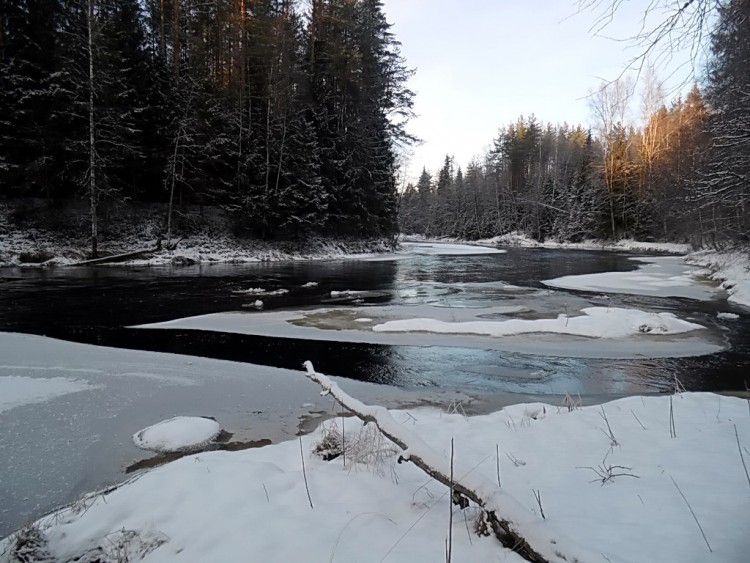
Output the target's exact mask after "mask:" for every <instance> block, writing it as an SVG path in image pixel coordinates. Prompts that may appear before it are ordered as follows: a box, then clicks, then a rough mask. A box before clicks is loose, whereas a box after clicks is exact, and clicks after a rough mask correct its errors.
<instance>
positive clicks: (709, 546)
mask: <svg viewBox="0 0 750 563" xmlns="http://www.w3.org/2000/svg"><path fill="white" fill-rule="evenodd" d="M669 478H670V479H672V483H674V486H675V487H676V488H677V492H679V493H680V496H681V497H682V500H684V501H685V504H687V507H688V508H689V509H690V514H692V515H693V520H695V523H696V524H698V529H699V530H700V531H701V535H702V536H703V541H705V542H706V545H707V546H708V551H710V552H711V553H713V551H714V550H713V549H711V544H709V543H708V539H707V538H706V534H705V532H704V531H703V526H701V523H700V522H698V517H697V516H696V515H695V512H694V511H693V507H692V506H690V503H689V502H688V499H687V498H685V495H684V494H683V492H682V489H680V487H679V485H677V482H676V481H675V480H674V477H672V476H671V475H670V476H669Z"/></svg>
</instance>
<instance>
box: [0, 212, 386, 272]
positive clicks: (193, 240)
mask: <svg viewBox="0 0 750 563" xmlns="http://www.w3.org/2000/svg"><path fill="white" fill-rule="evenodd" d="M32 202H34V200H32ZM29 206H30V207H29V209H28V210H24V211H23V214H24V215H23V216H24V217H25V218H18V216H19V215H20V214H21V211H19V209H18V208H16V207H12V206H10V205H9V204H7V203H2V202H0V267H6V266H21V267H39V266H63V265H70V264H75V263H77V262H81V261H83V260H86V259H87V258H88V252H89V250H90V239H89V238H88V236H89V234H88V231H87V229H86V228H85V225H80V224H79V223H80V220H79V219H78V220H74V219H73V218H72V217H73V216H74V214H73V211H74V210H71V209H68V210H65V209H63V210H54V209H49V208H48V207H46V206H45V205H43V204H42V203H40V202H38V201H37V202H34V203H33V204H29ZM118 214H119V215H118ZM47 215H49V217H47ZM38 216H42V217H46V219H44V220H42V219H41V218H40V217H38ZM180 217H181V223H182V228H180V229H178V230H176V231H175V233H174V234H173V236H172V240H171V242H172V243H176V246H175V248H174V249H173V250H166V246H167V241H166V240H163V241H162V246H163V248H165V249H164V250H161V251H156V250H155V249H156V246H157V239H158V237H159V232H160V231H161V226H162V223H163V213H162V210H161V209H160V208H159V207H158V206H150V207H148V206H142V207H139V208H135V207H133V208H128V207H125V208H123V209H119V210H117V213H111V214H110V217H109V219H108V220H107V221H104V219H103V220H102V224H103V225H104V226H107V230H106V232H104V233H102V234H101V235H100V239H99V254H100V255H101V256H114V255H119V254H125V253H131V252H136V251H144V250H145V251H149V252H147V253H145V254H144V255H142V256H138V257H137V258H131V259H130V260H128V261H127V264H130V265H138V266H144V265H145V266H161V265H169V264H176V265H185V264H192V263H246V262H268V261H282V260H321V259H339V258H359V257H363V256H370V255H372V254H380V253H385V252H392V251H393V247H392V244H391V241H389V240H386V239H356V238H350V239H334V238H326V237H315V238H310V239H308V240H304V241H300V242H289V241H263V240H260V239H257V238H252V237H249V236H239V235H238V234H237V229H236V227H235V226H234V224H233V223H232V221H231V218H230V217H228V216H227V214H226V213H225V212H223V211H222V210H220V209H216V208H209V207H206V208H201V209H198V208H195V209H191V210H190V212H189V213H182V214H180ZM43 225H58V228H55V229H52V228H45V227H44V226H43ZM60 225H63V226H62V227H60ZM104 226H103V227H102V228H103V229H104ZM121 263H122V262H121Z"/></svg>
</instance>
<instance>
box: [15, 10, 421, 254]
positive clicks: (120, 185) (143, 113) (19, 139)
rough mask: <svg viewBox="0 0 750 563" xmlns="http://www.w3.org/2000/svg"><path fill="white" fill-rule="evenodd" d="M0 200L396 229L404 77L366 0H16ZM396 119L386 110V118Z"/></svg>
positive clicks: (345, 229)
mask: <svg viewBox="0 0 750 563" xmlns="http://www.w3.org/2000/svg"><path fill="white" fill-rule="evenodd" d="M0 10H2V11H1V12H0V107H1V108H2V111H1V112H0V193H2V194H3V195H5V196H9V197H15V196H33V197H44V198H47V199H48V200H50V202H55V203H59V202H64V201H66V200H69V199H71V198H76V197H82V196H85V197H86V199H87V201H88V202H89V203H90V207H91V214H90V215H91V237H92V246H93V248H92V250H93V253H96V242H97V226H96V217H97V209H98V205H99V202H100V201H104V200H107V199H133V200H138V201H153V202H163V203H168V204H169V213H168V217H167V218H166V220H165V230H166V233H165V234H166V235H167V236H169V231H170V230H171V228H172V209H173V207H174V206H176V205H178V204H180V203H193V204H220V205H223V206H225V207H226V208H227V209H229V210H231V211H232V212H234V214H235V217H236V218H237V220H238V222H239V223H241V224H242V225H244V226H245V227H247V228H248V229H249V230H251V231H252V232H253V233H254V234H255V235H257V236H262V237H264V238H271V237H290V236H291V237H296V236H300V235H304V234H307V233H311V232H314V233H336V234H360V235H376V236H387V235H391V234H393V233H395V232H396V231H397V224H396V213H397V204H398V198H397V192H396V187H395V179H394V178H395V177H394V168H395V165H394V161H395V152H394V151H395V148H396V144H397V143H399V142H402V141H408V136H407V135H406V134H405V133H404V131H403V129H402V128H401V125H399V124H402V123H403V121H404V118H406V117H408V116H409V114H410V111H411V104H412V93H411V92H410V91H409V90H408V89H406V87H405V85H404V84H405V81H406V79H407V78H408V77H409V73H410V71H408V70H407V68H406V67H405V65H404V61H403V59H402V58H401V56H400V53H399V43H398V42H397V41H396V40H395V38H394V37H393V35H392V34H391V32H390V31H389V28H390V26H389V24H388V23H387V22H386V20H385V17H384V15H383V11H382V4H381V1H380V0H313V1H312V3H311V4H310V3H309V2H297V1H295V0H202V1H200V2H195V1H192V0H20V1H15V2H3V3H2V7H1V8H0ZM394 116H396V117H397V118H396V119H393V118H394Z"/></svg>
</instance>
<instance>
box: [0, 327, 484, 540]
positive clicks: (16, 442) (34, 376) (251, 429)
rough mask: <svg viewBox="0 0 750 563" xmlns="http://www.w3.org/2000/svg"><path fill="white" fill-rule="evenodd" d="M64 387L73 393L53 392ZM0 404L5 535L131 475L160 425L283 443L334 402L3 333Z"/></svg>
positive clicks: (151, 359) (410, 399)
mask: <svg viewBox="0 0 750 563" xmlns="http://www.w3.org/2000/svg"><path fill="white" fill-rule="evenodd" d="M334 379H336V380H337V381H339V382H340V384H341V386H342V387H343V388H344V389H346V390H347V391H348V392H350V393H352V394H355V395H356V396H358V397H362V398H364V399H365V400H368V401H372V402H377V403H380V404H385V405H387V406H398V405H402V404H404V403H412V404H415V403H417V402H419V401H431V402H434V403H441V404H449V403H450V402H451V401H454V400H459V401H469V400H470V397H469V396H468V395H467V394H466V393H464V392H456V391H454V390H440V389H425V388H421V389H419V390H409V389H403V388H397V387H391V386H387V385H375V384H372V383H366V382H361V381H355V380H344V381H341V380H340V379H339V378H334ZM74 382H75V383H74ZM19 388H23V389H26V390H28V389H34V393H33V395H34V398H35V399H36V398H39V399H40V400H41V396H44V397H45V402H44V403H39V402H36V403H32V402H31V398H30V397H29V395H30V394H31V393H29V392H25V393H24V394H23V401H22V400H21V399H22V397H21V396H20V395H19V393H18V392H17V391H16V390H17V389H19ZM62 390H65V391H66V392H68V393H67V394H65V395H61V394H57V395H55V396H52V391H55V392H57V391H61V392H62ZM11 399H12V403H11V402H10V400H11ZM0 403H2V408H0V411H3V412H0V537H3V536H5V535H7V534H10V533H11V532H12V531H13V530H14V529H15V528H17V527H20V526H21V525H22V524H24V523H25V522H29V521H31V520H33V519H35V518H38V517H40V516H41V515H43V514H45V513H46V512H48V511H49V510H50V509H52V508H54V507H57V506H60V505H62V504H65V503H67V502H70V501H72V500H75V499H77V498H78V497H79V496H80V495H81V494H82V493H83V492H86V491H92V490H95V489H97V488H101V487H103V486H105V485H109V484H112V483H116V482H119V481H121V480H123V479H124V478H125V475H124V469H125V468H126V467H127V466H128V465H130V464H132V463H133V462H134V461H138V460H142V459H145V458H148V457H152V455H153V454H149V453H148V452H144V451H142V450H139V449H138V448H136V447H135V445H134V444H133V441H132V436H133V433H135V432H136V431H137V430H138V429H141V428H143V427H145V426H147V425H149V424H152V423H154V422H157V421H160V420H165V419H168V418H172V417H174V416H176V415H191V416H212V417H215V418H216V420H217V421H218V422H219V423H220V424H221V426H222V427H223V428H224V429H226V430H227V431H228V432H230V433H232V434H233V435H234V436H233V438H232V439H233V440H234V441H239V442H248V441H253V440H260V439H270V440H272V441H273V442H279V441H282V440H287V439H289V437H290V436H294V435H295V434H296V433H297V432H298V431H299V430H300V428H303V429H307V430H309V429H310V428H311V426H314V424H315V420H316V419H318V418H319V417H320V416H322V415H321V413H325V412H328V411H329V410H330V408H331V400H330V398H327V397H321V396H320V395H319V393H318V389H317V388H316V387H315V386H314V385H311V384H310V383H309V382H307V381H305V379H304V378H302V377H301V376H300V374H299V372H295V371H291V370H286V369H279V368H272V367H267V366H259V365H252V364H247V363H242V362H230V361H224V360H214V359H209V358H201V357H191V356H184V355H179V354H165V353H157V352H147V351H141V350H123V349H117V348H107V347H101V346H93V345H88V344H80V343H75V342H67V341H63V340H56V339H52V338H45V337H43V336H34V335H27V334H13V333H3V332H0ZM472 405H474V406H475V407H476V405H477V402H476V401H472ZM485 408H489V407H485ZM7 409H10V410H7ZM0 551H2V548H0Z"/></svg>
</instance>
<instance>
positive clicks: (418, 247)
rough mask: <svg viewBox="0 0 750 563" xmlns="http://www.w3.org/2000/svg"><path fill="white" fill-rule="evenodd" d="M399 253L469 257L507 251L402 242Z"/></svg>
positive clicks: (478, 246) (465, 245)
mask: <svg viewBox="0 0 750 563" xmlns="http://www.w3.org/2000/svg"><path fill="white" fill-rule="evenodd" d="M401 252H403V253H406V254H421V255H425V256H471V255H476V254H503V253H505V252H507V250H503V249H500V248H493V247H492V246H482V245H476V244H472V245H470V244H451V243H447V242H439V243H436V244H430V243H425V242H402V243H401Z"/></svg>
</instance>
